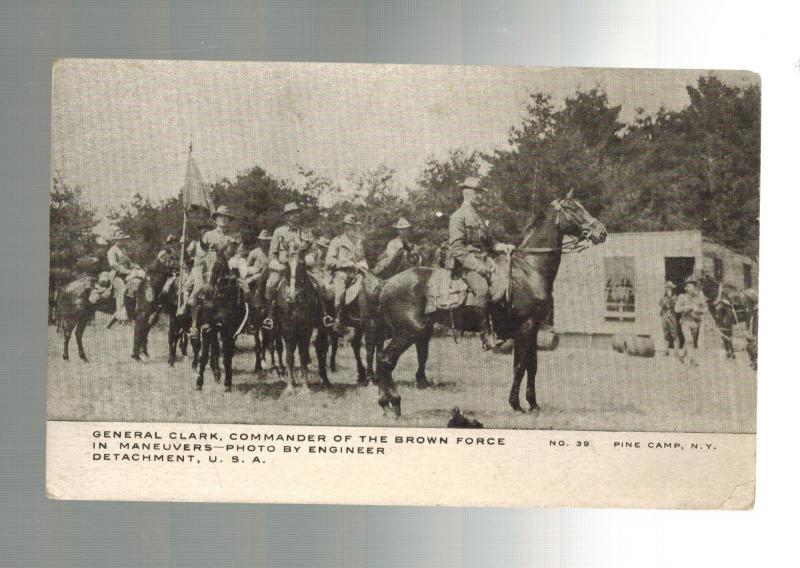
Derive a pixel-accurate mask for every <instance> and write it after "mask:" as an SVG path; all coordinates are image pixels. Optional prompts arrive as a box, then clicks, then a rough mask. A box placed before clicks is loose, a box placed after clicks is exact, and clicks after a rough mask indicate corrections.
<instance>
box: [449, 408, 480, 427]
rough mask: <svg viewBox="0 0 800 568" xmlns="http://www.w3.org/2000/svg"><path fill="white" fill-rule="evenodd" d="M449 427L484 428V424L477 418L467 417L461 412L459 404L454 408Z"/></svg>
mask: <svg viewBox="0 0 800 568" xmlns="http://www.w3.org/2000/svg"><path fill="white" fill-rule="evenodd" d="M447 427H448V428H483V424H481V423H480V422H478V420H477V419H475V418H467V417H466V416H464V415H463V414H461V409H460V408H458V407H457V406H456V407H455V408H453V415H452V416H451V417H450V420H448V421H447Z"/></svg>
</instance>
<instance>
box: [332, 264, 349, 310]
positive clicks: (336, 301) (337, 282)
mask: <svg viewBox="0 0 800 568" xmlns="http://www.w3.org/2000/svg"><path fill="white" fill-rule="evenodd" d="M348 277H349V275H348V274H347V273H346V272H343V271H341V270H339V271H337V272H334V273H333V306H334V307H335V308H337V309H338V308H339V306H341V305H342V303H343V302H344V295H345V292H347V280H348Z"/></svg>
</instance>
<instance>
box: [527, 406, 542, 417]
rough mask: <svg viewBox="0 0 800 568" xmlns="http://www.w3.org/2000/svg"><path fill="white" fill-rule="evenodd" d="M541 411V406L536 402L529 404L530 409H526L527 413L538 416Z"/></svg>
mask: <svg viewBox="0 0 800 568" xmlns="http://www.w3.org/2000/svg"><path fill="white" fill-rule="evenodd" d="M541 411H542V407H541V406H539V405H538V404H531V408H530V410H528V414H532V415H533V416H538V415H539V413H540V412H541Z"/></svg>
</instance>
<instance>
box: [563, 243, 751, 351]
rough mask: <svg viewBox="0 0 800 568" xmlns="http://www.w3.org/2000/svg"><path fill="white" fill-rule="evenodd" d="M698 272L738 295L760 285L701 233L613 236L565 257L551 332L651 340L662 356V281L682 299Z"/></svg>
mask: <svg viewBox="0 0 800 568" xmlns="http://www.w3.org/2000/svg"><path fill="white" fill-rule="evenodd" d="M702 268H706V269H708V270H709V272H710V273H711V274H713V275H714V276H715V277H716V278H717V280H718V281H720V282H723V283H726V284H732V285H734V286H736V287H737V288H740V289H743V288H750V287H757V286H758V267H757V265H756V263H755V262H754V261H753V260H752V259H750V258H749V257H747V256H745V255H742V254H739V253H736V252H734V251H733V250H731V249H729V248H727V247H725V246H723V245H720V244H718V243H715V242H713V241H711V240H709V239H706V238H703V236H702V234H701V233H700V231H694V230H693V231H655V232H636V233H611V234H609V235H608V238H607V239H606V241H605V242H604V243H603V244H600V245H596V246H592V247H590V248H589V249H587V250H585V251H583V252H581V253H576V254H567V255H564V257H563V259H562V262H561V268H560V269H559V273H558V277H557V278H556V282H555V288H554V292H553V295H554V303H555V313H554V326H555V329H556V330H557V331H558V332H559V333H561V334H562V335H564V334H566V335H568V336H569V335H573V334H574V335H585V336H589V337H590V338H592V339H598V340H601V341H602V338H610V337H611V336H612V335H614V334H623V335H643V336H650V337H652V338H653V340H654V341H655V344H656V348H657V349H663V348H664V347H665V344H664V339H663V336H662V333H661V321H660V318H659V307H658V301H659V299H660V298H661V296H662V295H663V293H664V282H665V281H666V280H670V281H672V282H673V283H674V284H675V285H676V286H677V287H678V290H677V292H678V293H680V291H682V289H683V283H684V281H685V280H686V279H687V278H688V277H689V276H692V275H699V274H700V271H701V269H702Z"/></svg>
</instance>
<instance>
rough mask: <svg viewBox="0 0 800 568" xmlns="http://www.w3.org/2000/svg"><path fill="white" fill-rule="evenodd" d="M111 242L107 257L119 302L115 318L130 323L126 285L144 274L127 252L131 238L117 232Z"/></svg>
mask: <svg viewBox="0 0 800 568" xmlns="http://www.w3.org/2000/svg"><path fill="white" fill-rule="evenodd" d="M111 240H112V241H113V243H114V244H113V245H111V248H109V249H108V253H107V255H106V257H107V259H108V266H109V269H110V277H111V283H112V285H113V286H114V292H115V297H116V302H117V311H116V312H115V313H114V318H115V319H116V320H117V321H120V322H125V321H128V312H127V310H126V309H125V290H126V284H127V282H128V281H129V280H133V279H135V278H141V277H142V276H143V273H142V269H141V268H140V267H139V265H138V264H136V263H134V262H133V261H132V260H131V258H130V257H129V256H128V252H127V251H126V250H125V249H126V246H125V243H127V242H128V241H129V240H130V236H129V235H126V234H125V233H123V232H122V231H120V230H117V231H116V232H115V233H114V235H113V236H112V237H111Z"/></svg>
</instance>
